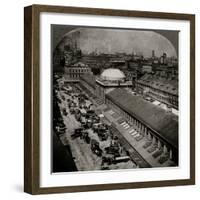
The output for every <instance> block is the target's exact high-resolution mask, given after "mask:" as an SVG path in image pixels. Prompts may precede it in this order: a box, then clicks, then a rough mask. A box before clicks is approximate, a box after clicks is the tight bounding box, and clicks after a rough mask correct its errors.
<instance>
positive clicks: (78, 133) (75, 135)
mask: <svg viewBox="0 0 200 200" xmlns="http://www.w3.org/2000/svg"><path fill="white" fill-rule="evenodd" d="M82 132H83V129H82V128H77V129H75V130H74V133H73V134H72V135H71V138H72V139H76V138H78V137H81V136H82Z"/></svg>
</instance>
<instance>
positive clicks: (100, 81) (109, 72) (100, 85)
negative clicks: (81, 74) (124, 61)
mask: <svg viewBox="0 0 200 200" xmlns="http://www.w3.org/2000/svg"><path fill="white" fill-rule="evenodd" d="M119 87H120V88H121V87H123V88H128V87H132V82H131V81H126V76H125V74H124V73H123V72H122V71H121V70H119V69H117V68H108V69H105V70H104V71H103V72H102V73H101V75H100V76H99V78H97V79H96V96H97V97H98V98H99V99H101V101H102V103H105V95H106V94H107V93H109V92H110V91H112V90H113V89H115V88H119Z"/></svg>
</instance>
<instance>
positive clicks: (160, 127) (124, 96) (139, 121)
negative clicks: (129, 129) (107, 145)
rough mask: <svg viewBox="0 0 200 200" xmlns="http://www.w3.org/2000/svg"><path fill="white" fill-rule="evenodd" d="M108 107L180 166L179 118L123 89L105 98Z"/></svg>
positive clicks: (115, 90) (117, 89)
mask: <svg viewBox="0 0 200 200" xmlns="http://www.w3.org/2000/svg"><path fill="white" fill-rule="evenodd" d="M105 103H106V105H107V106H108V107H110V108H111V109H113V110H115V111H116V112H118V113H119V114H120V115H121V116H123V117H124V118H125V119H126V120H127V121H128V122H129V123H130V124H132V125H133V126H135V127H136V128H137V130H138V132H139V133H140V135H141V136H143V137H146V138H147V139H148V140H150V141H152V143H153V144H156V145H157V148H158V149H162V151H163V153H164V154H165V155H168V157H169V159H171V160H172V161H174V162H175V163H176V164H178V117H177V116H176V115H174V114H172V113H171V112H167V111H166V110H164V109H162V108H160V107H158V106H155V105H153V104H152V103H150V102H148V101H145V100H144V99H143V98H142V97H141V96H138V95H132V94H131V93H129V92H128V91H127V90H125V89H123V88H116V89H114V90H113V91H111V92H109V93H107V94H106V96H105Z"/></svg>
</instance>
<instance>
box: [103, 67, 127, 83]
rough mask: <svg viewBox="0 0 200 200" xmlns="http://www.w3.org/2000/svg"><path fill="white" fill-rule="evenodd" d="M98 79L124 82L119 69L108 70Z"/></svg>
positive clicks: (122, 74)
mask: <svg viewBox="0 0 200 200" xmlns="http://www.w3.org/2000/svg"><path fill="white" fill-rule="evenodd" d="M100 78H101V79H102V80H107V81H125V78H126V76H125V75H124V73H123V72H122V71H121V70H119V69H115V68H109V69H105V70H104V71H103V72H102V73H101V76H100Z"/></svg>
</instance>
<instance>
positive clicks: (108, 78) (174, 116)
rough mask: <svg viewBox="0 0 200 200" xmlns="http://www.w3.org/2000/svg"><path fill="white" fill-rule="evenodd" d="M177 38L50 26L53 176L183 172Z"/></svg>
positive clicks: (171, 32) (160, 32) (168, 33)
mask: <svg viewBox="0 0 200 200" xmlns="http://www.w3.org/2000/svg"><path fill="white" fill-rule="evenodd" d="M178 38H179V31H175V30H150V29H148V30H147V29H122V28H121V29H120V28H119V29H117V28H104V27H84V26H82V27H81V26H71V25H56V24H52V25H51V62H52V75H51V79H52V84H51V88H52V92H51V93H52V100H51V105H52V106H51V107H52V173H60V172H76V171H94V170H95V171H98V170H123V169H136V168H163V167H165V168H166V167H178V166H179V156H178V155H179V134H180V133H179V131H178V127H179V125H178V124H179V61H178V52H179V51H178V41H179V40H178Z"/></svg>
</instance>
